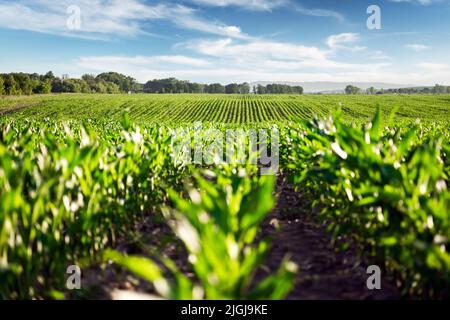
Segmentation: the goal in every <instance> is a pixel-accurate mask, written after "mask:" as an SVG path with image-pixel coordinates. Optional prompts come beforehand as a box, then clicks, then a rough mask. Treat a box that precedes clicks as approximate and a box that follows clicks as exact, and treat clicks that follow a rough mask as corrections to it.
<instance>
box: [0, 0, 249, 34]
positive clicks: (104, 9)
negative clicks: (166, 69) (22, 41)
mask: <svg viewBox="0 0 450 320" xmlns="http://www.w3.org/2000/svg"><path fill="white" fill-rule="evenodd" d="M72 5H76V6H78V7H79V8H80V10H81V22H82V23H81V28H80V29H79V30H69V29H68V28H67V19H68V18H69V16H70V14H68V12H67V8H68V7H69V6H72ZM153 20H166V21H170V22H172V23H173V24H174V25H176V26H178V27H181V28H185V29H190V30H195V31H200V32H204V33H210V34H216V35H222V36H227V37H232V38H246V37H247V35H245V34H243V33H242V32H241V30H240V29H239V28H238V27H236V26H229V25H226V24H223V23H220V22H217V21H208V20H206V19H204V18H201V17H199V16H198V15H197V12H196V11H195V10H194V9H192V8H189V7H186V6H183V5H177V4H169V5H167V4H155V5H148V4H146V3H144V2H142V1H139V0H120V1H119V0H103V1H102V0H78V1H74V0H59V1H52V0H18V1H15V2H13V3H11V2H10V1H4V0H0V28H7V29H18V30H29V31H35V32H41V33H49V34H56V35H62V36H71V37H81V38H93V39H104V38H108V37H111V36H117V35H118V36H127V37H129V36H137V35H142V34H149V33H148V32H147V31H146V30H145V29H144V27H143V25H144V24H145V22H147V21H153Z"/></svg>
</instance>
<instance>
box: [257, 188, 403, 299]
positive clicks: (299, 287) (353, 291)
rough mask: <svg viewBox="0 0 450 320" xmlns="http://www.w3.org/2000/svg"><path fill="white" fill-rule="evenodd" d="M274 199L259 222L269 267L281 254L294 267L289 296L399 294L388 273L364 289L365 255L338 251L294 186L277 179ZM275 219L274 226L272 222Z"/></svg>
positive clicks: (378, 296) (383, 296)
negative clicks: (268, 243)
mask: <svg viewBox="0 0 450 320" xmlns="http://www.w3.org/2000/svg"><path fill="white" fill-rule="evenodd" d="M277 193H278V202H277V206H276V208H275V210H274V211H273V213H272V214H271V216H270V217H269V220H268V222H269V223H266V224H265V225H264V226H263V230H264V231H263V232H264V233H265V234H268V235H270V236H271V237H272V238H273V246H272V250H271V253H270V256H269V258H268V263H269V268H270V269H271V270H276V268H278V266H279V265H280V263H281V261H282V259H283V258H284V257H285V256H290V257H291V260H292V261H294V262H295V263H296V264H297V265H298V267H299V273H298V276H297V281H296V285H295V288H294V290H293V291H292V293H291V294H290V295H289V297H288V298H289V299H302V300H311V299H327V300H329V299H332V300H348V299H350V300H366V299H399V298H400V297H401V296H400V294H399V291H398V290H397V289H396V288H395V286H393V285H392V282H391V281H389V279H388V277H384V279H383V280H382V289H381V290H375V291H372V290H369V289H368V288H367V285H366V282H367V278H368V275H367V273H366V269H367V267H368V266H369V265H371V264H374V263H369V262H370V261H369V260H368V259H366V258H364V257H361V258H360V257H358V255H357V253H356V251H355V250H354V249H353V248H351V247H350V248H349V249H347V250H342V251H338V250H336V249H335V248H334V247H333V245H332V244H331V243H332V241H331V240H332V239H331V237H330V235H328V234H327V233H326V232H325V227H324V225H322V224H320V223H319V222H318V218H317V213H316V212H314V211H311V209H309V208H310V206H309V205H308V203H309V200H308V197H307V196H305V195H302V194H301V193H299V192H296V191H295V190H294V189H293V188H292V186H290V185H289V184H287V183H285V182H284V181H283V180H282V179H280V181H279V182H278V185H277ZM275 225H278V231H277V230H276V228H275Z"/></svg>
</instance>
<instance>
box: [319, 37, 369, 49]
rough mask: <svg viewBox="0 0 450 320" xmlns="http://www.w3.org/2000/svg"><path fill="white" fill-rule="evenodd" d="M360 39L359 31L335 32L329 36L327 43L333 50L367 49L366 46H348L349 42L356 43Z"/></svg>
mask: <svg viewBox="0 0 450 320" xmlns="http://www.w3.org/2000/svg"><path fill="white" fill-rule="evenodd" d="M359 40H360V35H359V33H341V34H334V35H331V36H329V37H328V38H327V45H328V46H329V47H330V48H331V49H332V50H337V49H345V50H350V51H353V52H360V51H365V50H366V49H367V47H364V46H348V44H350V43H355V42H357V41H359Z"/></svg>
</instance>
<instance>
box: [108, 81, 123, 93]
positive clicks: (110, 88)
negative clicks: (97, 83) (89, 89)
mask: <svg viewBox="0 0 450 320" xmlns="http://www.w3.org/2000/svg"><path fill="white" fill-rule="evenodd" d="M106 92H107V93H109V94H117V93H120V87H119V86H118V85H117V84H115V83H113V82H107V84H106Z"/></svg>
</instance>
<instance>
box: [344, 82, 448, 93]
mask: <svg viewBox="0 0 450 320" xmlns="http://www.w3.org/2000/svg"><path fill="white" fill-rule="evenodd" d="M345 93H346V94H447V93H450V86H442V85H439V84H436V85H435V86H434V87H412V88H397V89H375V88H374V87H370V88H368V89H366V90H363V89H361V88H358V87H355V86H352V85H348V86H347V87H346V88H345Z"/></svg>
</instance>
